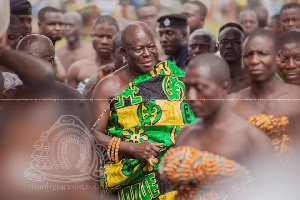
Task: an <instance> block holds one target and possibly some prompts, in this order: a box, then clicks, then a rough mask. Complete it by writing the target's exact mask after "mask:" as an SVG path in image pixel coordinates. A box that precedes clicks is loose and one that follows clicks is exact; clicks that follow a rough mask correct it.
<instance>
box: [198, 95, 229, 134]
mask: <svg viewBox="0 0 300 200" xmlns="http://www.w3.org/2000/svg"><path fill="white" fill-rule="evenodd" d="M224 98H225V97H224ZM228 112H230V109H229V107H228V105H227V104H226V103H222V105H221V106H220V107H219V109H218V110H217V111H216V112H215V113H213V114H211V115H210V116H208V117H206V118H203V122H204V125H205V127H206V128H208V127H211V126H213V125H215V124H220V123H222V122H223V121H224V119H226V118H227V117H228Z"/></svg>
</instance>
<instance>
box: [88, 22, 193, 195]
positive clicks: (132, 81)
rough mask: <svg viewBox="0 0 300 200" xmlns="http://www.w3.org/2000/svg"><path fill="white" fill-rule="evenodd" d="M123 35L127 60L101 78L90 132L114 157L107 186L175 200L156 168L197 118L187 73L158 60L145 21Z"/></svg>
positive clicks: (121, 192) (129, 27)
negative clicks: (188, 97) (187, 96)
mask: <svg viewBox="0 0 300 200" xmlns="http://www.w3.org/2000/svg"><path fill="white" fill-rule="evenodd" d="M121 38H122V44H123V47H122V48H121V52H122V54H123V56H124V57H126V59H127V63H128V64H127V65H125V66H124V67H122V68H120V69H119V70H118V71H116V72H114V73H113V74H111V75H109V76H107V77H106V78H104V79H102V80H101V81H100V82H99V84H98V85H97V86H96V88H95V90H94V92H93V95H92V98H93V99H95V101H93V102H92V105H91V112H92V122H95V121H96V123H95V124H94V125H93V127H92V134H93V135H95V138H96V140H97V141H98V143H99V144H101V145H103V146H105V147H108V148H107V155H108V158H110V159H111V161H112V162H111V163H108V164H106V165H105V166H104V169H105V170H104V186H105V188H106V189H107V190H108V191H109V192H114V193H115V194H116V193H117V194H118V197H119V198H120V199H164V198H173V197H174V194H175V193H176V192H171V191H170V189H169V187H168V185H166V183H165V182H164V181H162V180H161V179H160V177H159V175H158V172H157V171H158V168H159V163H160V160H161V158H162V156H163V155H164V153H165V152H166V150H167V149H169V147H170V146H172V145H173V144H174V143H175V139H176V136H177V133H178V131H179V130H180V128H181V127H182V126H184V125H185V124H189V123H191V122H193V121H194V120H195V119H194V115H193V114H192V112H191V111H190V107H189V106H188V104H187V103H186V102H185V101H184V99H185V94H184V88H185V86H184V84H183V82H182V78H183V76H184V72H183V71H182V70H180V69H179V68H178V67H177V66H176V65H175V64H173V63H172V62H170V61H165V62H160V61H159V60H158V53H157V47H156V44H155V35H154V33H153V31H152V30H151V29H150V28H149V27H148V25H146V24H145V23H143V22H133V23H130V24H128V25H127V26H126V27H125V30H124V32H123V33H122V36H121ZM97 119H98V120H97ZM119 156H121V157H120V158H119Z"/></svg>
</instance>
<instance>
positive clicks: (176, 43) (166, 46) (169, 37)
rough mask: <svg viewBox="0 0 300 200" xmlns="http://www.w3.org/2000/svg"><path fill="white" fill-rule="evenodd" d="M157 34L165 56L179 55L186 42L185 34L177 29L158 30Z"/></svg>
mask: <svg viewBox="0 0 300 200" xmlns="http://www.w3.org/2000/svg"><path fill="white" fill-rule="evenodd" d="M158 34H159V40H160V44H161V47H162V49H163V50H164V52H165V54H166V55H177V54H178V55H179V54H180V52H181V50H182V48H183V47H184V45H185V44H186V41H187V33H186V34H184V33H183V32H182V31H181V30H180V29H179V28H160V29H159V31H158Z"/></svg>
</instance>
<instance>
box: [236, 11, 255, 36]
mask: <svg viewBox="0 0 300 200" xmlns="http://www.w3.org/2000/svg"><path fill="white" fill-rule="evenodd" d="M238 22H239V24H240V25H241V26H242V27H243V29H244V33H245V35H246V36H247V35H248V34H249V33H250V32H251V31H253V30H255V29H257V28H258V18H257V15H256V13H255V12H254V10H243V11H241V12H240V14H239V18H238Z"/></svg>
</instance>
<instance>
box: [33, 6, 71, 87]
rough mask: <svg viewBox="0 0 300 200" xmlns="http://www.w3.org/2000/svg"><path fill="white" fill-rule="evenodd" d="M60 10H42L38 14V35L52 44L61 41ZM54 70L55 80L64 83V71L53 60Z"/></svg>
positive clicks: (62, 26) (61, 23)
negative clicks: (46, 38) (43, 36)
mask: <svg viewBox="0 0 300 200" xmlns="http://www.w3.org/2000/svg"><path fill="white" fill-rule="evenodd" d="M62 15H63V14H62V12H61V10H59V9H57V8H53V7H45V8H42V9H41V10H40V11H39V13H38V20H39V21H38V26H39V33H40V34H41V35H45V36H47V37H48V38H49V39H50V40H51V41H52V43H53V45H54V47H55V43H56V41H58V40H61V39H62V37H63V28H64V24H63V22H62ZM54 68H55V71H56V80H59V81H60V82H64V81H65V76H66V71H65V69H64V67H63V66H62V64H61V63H60V61H59V59H57V58H55V63H54Z"/></svg>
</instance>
